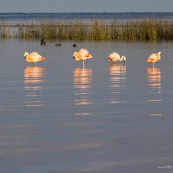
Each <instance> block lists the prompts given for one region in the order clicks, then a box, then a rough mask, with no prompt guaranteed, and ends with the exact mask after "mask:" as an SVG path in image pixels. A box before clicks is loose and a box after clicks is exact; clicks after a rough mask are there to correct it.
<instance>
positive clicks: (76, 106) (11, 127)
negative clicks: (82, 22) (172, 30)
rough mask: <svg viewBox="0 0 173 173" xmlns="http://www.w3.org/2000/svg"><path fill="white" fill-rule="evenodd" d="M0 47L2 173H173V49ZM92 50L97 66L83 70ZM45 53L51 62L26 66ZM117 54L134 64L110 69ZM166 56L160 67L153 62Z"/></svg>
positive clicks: (11, 43)
mask: <svg viewBox="0 0 173 173" xmlns="http://www.w3.org/2000/svg"><path fill="white" fill-rule="evenodd" d="M61 44H62V45H61V47H55V46H54V45H55V42H48V43H47V45H46V46H40V44H39V41H20V40H7V41H0V103H1V104H0V172H2V173H26V172H27V173H77V172H80V173H83V172H91V173H105V172H108V173H115V172H118V173H126V172H128V173H134V172H139V171H140V172H142V173H145V172H148V173H149V172H151V173H157V172H168V171H170V170H171V169H173V154H172V146H173V138H172V130H173V107H172V105H173V91H172V88H173V52H172V47H173V43H172V42H154V43H150V42H145V43H139V42H134V43H132V42H79V43H77V45H78V47H77V48H73V47H72V44H73V43H72V42H62V43H61ZM82 47H84V48H87V49H88V50H90V52H91V53H92V54H93V56H94V58H93V59H89V60H87V61H86V62H85V68H84V69H83V68H82V62H76V61H74V59H73V58H72V55H73V52H74V51H76V50H79V49H80V48H82ZM25 51H28V52H31V51H37V52H39V53H40V54H41V55H43V56H45V58H46V59H47V62H46V63H44V62H40V63H38V64H37V67H33V64H29V63H27V62H25V59H24V58H23V53H24V52H25ZM113 51H117V52H119V53H120V54H121V55H122V54H123V55H125V56H126V57H127V62H126V64H123V62H119V63H117V64H110V63H109V62H107V61H106V58H107V56H108V55H109V54H110V53H112V52H113ZM158 51H161V52H162V54H161V56H162V59H161V61H160V62H157V63H156V64H155V68H152V64H147V63H146V62H145V61H146V59H147V57H148V55H149V54H151V53H152V52H158Z"/></svg>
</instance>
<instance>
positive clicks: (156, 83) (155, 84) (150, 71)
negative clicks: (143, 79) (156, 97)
mask: <svg viewBox="0 0 173 173" xmlns="http://www.w3.org/2000/svg"><path fill="white" fill-rule="evenodd" d="M147 78H148V86H150V87H152V88H157V89H160V88H161V71H160V69H159V68H147Z"/></svg>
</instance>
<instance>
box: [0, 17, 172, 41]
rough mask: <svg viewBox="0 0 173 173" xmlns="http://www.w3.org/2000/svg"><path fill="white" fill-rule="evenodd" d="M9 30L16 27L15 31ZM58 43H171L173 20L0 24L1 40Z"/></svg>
mask: <svg viewBox="0 0 173 173" xmlns="http://www.w3.org/2000/svg"><path fill="white" fill-rule="evenodd" d="M9 27H10V28H15V29H14V30H15V32H14V31H12V29H10V31H9ZM11 37H12V38H19V39H41V38H45V39H58V40H133V41H138V40H140V41H147V40H173V21H172V20H169V21H167V20H155V19H141V20H126V21H124V20H123V21H116V20H115V21H102V20H99V19H98V20H97V19H95V20H93V21H81V20H70V21H42V22H35V23H34V22H31V23H28V24H26V23H24V24H20V25H15V26H6V25H4V24H0V38H11Z"/></svg>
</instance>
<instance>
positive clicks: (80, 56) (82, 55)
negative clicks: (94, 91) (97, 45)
mask: <svg viewBox="0 0 173 173" xmlns="http://www.w3.org/2000/svg"><path fill="white" fill-rule="evenodd" d="M73 58H74V59H75V60H76V61H80V60H82V61H83V68H84V66H85V64H84V61H85V60H86V59H90V58H93V56H92V55H91V54H90V52H89V51H88V50H87V49H84V48H82V49H80V50H79V52H74V53H73Z"/></svg>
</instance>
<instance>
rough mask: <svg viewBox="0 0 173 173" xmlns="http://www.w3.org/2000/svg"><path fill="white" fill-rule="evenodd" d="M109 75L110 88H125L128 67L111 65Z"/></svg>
mask: <svg viewBox="0 0 173 173" xmlns="http://www.w3.org/2000/svg"><path fill="white" fill-rule="evenodd" d="M109 74H110V88H120V87H125V80H126V65H122V64H110V65H109Z"/></svg>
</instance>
